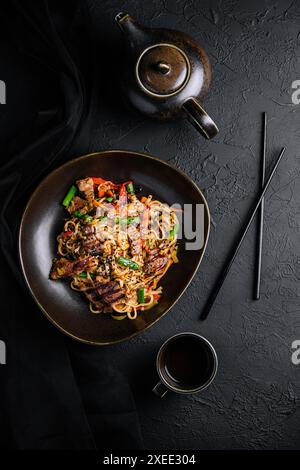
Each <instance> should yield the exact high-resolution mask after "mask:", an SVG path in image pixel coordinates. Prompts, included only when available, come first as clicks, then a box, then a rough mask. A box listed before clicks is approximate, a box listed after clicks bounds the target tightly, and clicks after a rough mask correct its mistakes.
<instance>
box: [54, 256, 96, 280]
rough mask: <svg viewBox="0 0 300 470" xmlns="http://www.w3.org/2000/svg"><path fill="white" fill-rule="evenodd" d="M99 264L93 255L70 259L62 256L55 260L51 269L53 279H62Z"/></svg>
mask: <svg viewBox="0 0 300 470" xmlns="http://www.w3.org/2000/svg"><path fill="white" fill-rule="evenodd" d="M96 266H97V260H95V259H94V258H92V257H87V258H83V259H79V260H77V261H70V260H68V259H66V258H60V259H56V260H54V261H53V264H52V268H51V271H50V278H51V279H54V280H55V279H60V278H65V277H70V276H72V275H74V274H79V273H81V272H82V271H90V270H92V269H93V268H95V267H96Z"/></svg>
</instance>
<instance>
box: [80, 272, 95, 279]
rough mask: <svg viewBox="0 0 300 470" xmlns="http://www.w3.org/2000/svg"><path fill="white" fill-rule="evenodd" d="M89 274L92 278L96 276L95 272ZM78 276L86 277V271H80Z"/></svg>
mask: <svg viewBox="0 0 300 470" xmlns="http://www.w3.org/2000/svg"><path fill="white" fill-rule="evenodd" d="M90 276H91V278H92V279H94V278H95V277H96V274H95V273H90ZM79 277H81V278H83V279H86V278H87V272H86V271H82V273H80V274H79Z"/></svg>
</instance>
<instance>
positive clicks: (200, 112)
mask: <svg viewBox="0 0 300 470" xmlns="http://www.w3.org/2000/svg"><path fill="white" fill-rule="evenodd" d="M182 108H183V109H184V111H185V112H186V114H187V116H188V119H189V121H190V122H191V123H192V124H193V126H194V127H196V129H197V130H198V131H200V132H201V133H202V134H203V135H204V137H206V138H207V139H212V138H213V137H215V135H217V133H218V132H219V129H218V127H217V125H216V124H215V123H214V121H213V120H212V118H211V117H209V115H208V114H207V113H206V112H205V111H204V109H203V108H202V106H201V104H200V103H199V101H198V100H196V99H195V98H189V99H188V100H187V101H186V102H185V103H184V104H183V106H182Z"/></svg>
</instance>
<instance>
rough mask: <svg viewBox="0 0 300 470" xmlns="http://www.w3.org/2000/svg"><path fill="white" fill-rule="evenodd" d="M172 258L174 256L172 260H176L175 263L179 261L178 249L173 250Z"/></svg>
mask: <svg viewBox="0 0 300 470" xmlns="http://www.w3.org/2000/svg"><path fill="white" fill-rule="evenodd" d="M171 258H172V260H173V261H174V263H179V259H178V257H177V253H176V250H174V251H172V255H171Z"/></svg>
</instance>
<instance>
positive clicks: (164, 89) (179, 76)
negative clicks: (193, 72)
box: [136, 44, 191, 97]
mask: <svg viewBox="0 0 300 470" xmlns="http://www.w3.org/2000/svg"><path fill="white" fill-rule="evenodd" d="M190 69H191V66H190V62H189V60H188V58H187V56H186V54H185V53H184V52H183V51H182V50H181V49H179V47H177V46H175V45H173V44H155V45H154V46H150V47H148V48H147V49H145V50H144V51H143V52H142V54H141V55H140V57H139V59H138V62H137V65H136V75H137V79H138V82H139V85H140V86H141V87H142V88H143V89H144V91H146V92H147V93H149V94H151V95H154V96H160V97H166V96H170V95H174V94H176V93H178V92H179V91H180V90H181V89H182V88H184V87H185V85H186V83H187V81H188V79H189V77H190Z"/></svg>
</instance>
